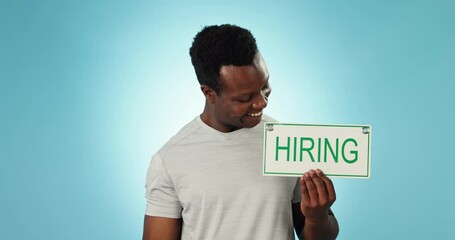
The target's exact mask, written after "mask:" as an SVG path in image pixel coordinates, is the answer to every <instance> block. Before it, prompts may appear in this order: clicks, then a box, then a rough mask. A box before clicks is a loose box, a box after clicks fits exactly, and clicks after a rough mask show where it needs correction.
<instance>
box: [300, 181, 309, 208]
mask: <svg viewBox="0 0 455 240" xmlns="http://www.w3.org/2000/svg"><path fill="white" fill-rule="evenodd" d="M305 181H306V180H305V176H302V177H300V191H301V192H302V202H304V203H305V205H308V203H309V202H310V195H309V194H308V189H307V187H306V183H305Z"/></svg>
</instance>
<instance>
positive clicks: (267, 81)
mask: <svg viewBox="0 0 455 240" xmlns="http://www.w3.org/2000/svg"><path fill="white" fill-rule="evenodd" d="M269 77H270V75H269V76H267V80H266V82H265V84H264V87H265V86H268V85H269ZM251 94H254V92H247V93H241V94H239V95H234V96H233V97H234V98H237V97H244V96H249V95H251Z"/></svg>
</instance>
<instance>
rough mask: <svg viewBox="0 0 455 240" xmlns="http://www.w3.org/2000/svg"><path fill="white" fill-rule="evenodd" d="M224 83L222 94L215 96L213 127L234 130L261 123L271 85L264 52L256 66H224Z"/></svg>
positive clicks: (222, 74) (257, 58)
mask: <svg viewBox="0 0 455 240" xmlns="http://www.w3.org/2000/svg"><path fill="white" fill-rule="evenodd" d="M220 86H221V90H220V93H219V94H218V95H217V94H215V95H214V96H213V102H214V103H213V104H214V108H213V111H212V114H211V115H212V116H211V121H210V123H211V124H212V127H214V128H215V129H217V130H219V131H221V132H230V131H234V130H237V129H240V128H251V127H254V126H256V125H257V124H259V123H260V122H261V116H262V110H263V109H264V108H265V107H267V101H268V96H269V95H270V92H271V88H270V85H269V73H268V70H267V66H266V65H265V62H264V60H263V59H262V57H261V55H260V54H258V55H257V56H256V58H255V60H254V62H253V64H252V65H248V66H233V65H229V66H222V67H221V69H220Z"/></svg>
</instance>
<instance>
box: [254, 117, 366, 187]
mask: <svg viewBox="0 0 455 240" xmlns="http://www.w3.org/2000/svg"><path fill="white" fill-rule="evenodd" d="M267 124H273V125H282V126H283V125H284V126H316V127H353V128H364V127H368V128H370V132H369V133H368V150H367V152H368V153H367V175H348V174H326V176H333V177H352V178H355V177H358V178H370V158H371V152H370V147H371V142H370V138H371V125H349V124H346V125H344V124H298V123H277V122H266V123H265V124H264V156H263V157H264V164H263V165H264V169H263V174H269V175H273V174H276V175H296V176H301V175H302V174H301V173H287V172H281V173H278V172H266V170H265V169H266V155H267V153H266V151H265V143H266V142H267Z"/></svg>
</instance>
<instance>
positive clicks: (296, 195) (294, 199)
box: [292, 178, 302, 203]
mask: <svg viewBox="0 0 455 240" xmlns="http://www.w3.org/2000/svg"><path fill="white" fill-rule="evenodd" d="M301 201H302V194H301V191H300V178H297V181H296V183H295V188H294V196H293V197H292V203H299V202H301Z"/></svg>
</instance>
